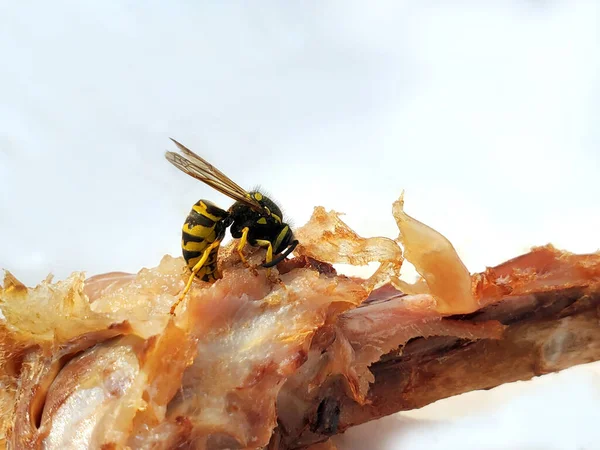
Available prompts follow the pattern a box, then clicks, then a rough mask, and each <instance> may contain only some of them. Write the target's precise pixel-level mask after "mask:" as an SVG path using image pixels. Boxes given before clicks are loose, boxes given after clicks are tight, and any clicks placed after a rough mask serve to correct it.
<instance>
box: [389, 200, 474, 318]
mask: <svg viewBox="0 0 600 450" xmlns="http://www.w3.org/2000/svg"><path fill="white" fill-rule="evenodd" d="M393 214H394V218H395V219H396V223H397V224H398V228H399V229H400V235H399V236H398V240H399V241H400V243H401V244H402V246H403V247H404V255H405V257H406V259H407V260H408V261H410V262H411V263H412V264H413V265H414V266H415V269H416V270H417V272H418V273H419V274H420V275H421V276H422V277H423V280H424V282H425V284H426V287H427V291H428V293H429V294H431V295H432V296H433V297H434V298H435V300H436V310H437V312H439V313H441V314H466V313H470V312H473V311H475V310H477V309H478V308H479V303H478V301H477V298H476V296H475V294H474V292H473V289H472V281H471V274H470V273H469V271H468V270H467V268H466V266H465V265H464V264H463V262H462V261H461V260H460V258H459V256H458V254H457V253H456V250H455V249H454V247H453V246H452V244H451V243H450V241H449V240H448V239H446V238H445V237H444V236H442V235H441V234H440V233H438V232H437V231H435V230H434V229H433V228H430V227H428V226H427V225H425V224H423V223H421V222H419V221H418V220H416V219H413V218H412V217H410V216H409V215H408V214H406V213H405V212H404V196H401V197H400V198H399V199H398V200H397V201H396V202H394V206H393ZM395 284H397V287H398V288H399V289H401V290H402V291H403V292H405V293H411V294H413V293H414V294H421V293H425V292H424V291H425V285H424V284H423V281H420V282H417V283H416V284H414V285H411V284H408V283H405V282H399V283H395Z"/></svg>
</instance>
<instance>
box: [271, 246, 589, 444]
mask: <svg viewBox="0 0 600 450" xmlns="http://www.w3.org/2000/svg"><path fill="white" fill-rule="evenodd" d="M599 268H600V257H599V255H589V256H586V255H581V256H576V255H568V256H566V257H565V256H564V255H559V254H558V253H556V252H555V251H554V250H553V249H552V248H550V247H545V248H540V249H537V250H535V251H533V252H531V253H529V254H527V255H524V256H522V257H519V258H515V259H514V260H511V261H508V262H506V263H504V264H502V265H500V266H498V267H496V268H491V269H488V271H487V272H486V273H484V274H481V275H480V276H481V278H480V280H479V282H480V283H481V285H480V288H481V292H482V300H483V303H484V304H487V306H485V307H483V308H481V309H480V310H478V311H476V312H474V313H472V314H468V315H460V316H452V317H448V318H447V319H444V320H458V321H461V322H464V323H470V324H477V323H482V322H486V321H499V322H500V323H502V324H503V325H505V326H506V328H505V330H504V334H503V338H502V339H499V340H497V339H480V340H469V339H460V338H457V337H452V336H434V337H429V338H423V337H419V338H414V339H412V340H410V341H409V342H408V343H407V344H406V345H405V346H404V347H402V348H400V349H398V350H396V351H393V352H391V353H388V354H386V355H384V356H383V357H382V358H381V359H380V360H379V361H378V362H376V363H375V364H373V365H372V366H371V370H372V372H373V374H374V376H375V382H374V383H373V384H372V385H371V388H370V390H369V393H368V396H367V403H366V404H364V405H360V404H359V403H357V402H356V401H355V400H353V399H352V397H351V396H350V395H348V391H347V389H346V387H345V385H344V382H343V380H342V378H338V379H337V380H335V381H334V382H333V383H331V384H329V386H328V387H327V389H324V390H322V392H320V393H319V395H318V396H316V398H315V400H314V404H313V408H312V409H311V411H310V413H309V414H308V415H307V416H306V417H305V426H304V428H303V429H302V430H300V432H299V433H296V434H295V435H294V433H293V431H297V430H288V429H286V427H285V426H280V427H279V429H278V434H279V436H278V437H277V438H278V439H279V440H280V442H281V444H280V446H279V448H280V449H284V448H285V449H295V448H303V447H305V446H307V445H309V444H311V443H315V442H320V441H325V440H326V439H327V438H328V437H329V436H331V435H334V434H337V433H341V432H343V431H344V430H346V429H347V428H349V427H352V426H354V425H358V424H361V423H364V422H368V421H371V420H374V419H378V418H380V417H383V416H386V415H389V414H393V413H396V412H399V411H406V410H411V409H416V408H421V407H423V406H425V405H428V404H430V403H433V402H435V401H437V400H440V399H443V398H447V397H451V396H454V395H458V394H461V393H465V392H469V391H473V390H480V389H490V388H493V387H496V386H499V385H501V384H504V383H510V382H513V381H518V380H528V379H531V378H533V377H535V376H539V375H543V374H547V373H551V372H556V371H560V370H563V369H565V368H568V367H571V366H575V365H578V364H584V363H589V362H592V361H597V360H600V326H599V319H600V283H599V278H598V274H599V273H600V272H599V271H598V269H599ZM526 269H527V270H526ZM532 273H536V276H535V277H531V274H532ZM567 280H568V281H567ZM507 281H508V283H506V282H507ZM540 281H541V282H540ZM561 283H564V284H565V285H566V287H563V288H558V287H557V286H558V285H560V284H561ZM502 291H503V292H502ZM399 295H401V294H399V293H398V292H396V291H395V290H394V289H393V288H390V287H384V288H382V289H380V290H379V291H376V292H374V293H373V294H372V296H371V299H370V301H369V302H366V304H365V305H364V306H363V307H362V308H369V307H370V306H369V303H373V302H375V303H380V302H386V301H397V300H398V296H399ZM359 309H361V308H359ZM284 425H285V424H284ZM284 430H285V431H284ZM289 431H292V433H288V432H289Z"/></svg>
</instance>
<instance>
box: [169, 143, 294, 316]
mask: <svg viewBox="0 0 600 450" xmlns="http://www.w3.org/2000/svg"><path fill="white" fill-rule="evenodd" d="M171 140H172V141H173V142H174V143H175V145H176V146H177V148H178V149H179V150H180V151H181V153H182V154H179V153H174V152H166V154H165V157H166V158H167V160H168V161H169V162H170V163H171V164H173V165H174V166H175V167H177V168H178V169H179V170H181V171H182V172H185V173H187V174H188V175H189V176H191V177H193V178H196V179H197V180H200V181H202V182H204V183H206V184H207V185H209V186H211V187H212V188H213V189H215V190H217V191H219V192H221V193H222V194H225V195H226V196H228V197H229V198H231V199H233V200H235V203H234V204H233V205H232V206H231V207H230V208H229V209H228V210H224V209H221V208H219V207H218V206H217V205H215V204H214V203H212V202H210V201H208V200H199V201H198V202H196V203H195V204H194V206H192V209H191V211H190V213H189V215H188V216H187V218H186V220H185V222H184V224H183V228H182V233H181V249H182V252H183V258H184V259H185V262H186V264H187V266H188V268H189V269H190V270H191V272H192V273H191V275H190V277H189V279H188V282H187V284H186V286H185V288H184V290H183V291H182V293H181V296H180V298H179V301H178V302H177V303H176V304H175V305H173V307H172V308H171V314H173V312H174V310H175V308H176V307H177V305H178V304H179V302H181V300H182V299H183V298H184V297H185V295H186V294H187V292H188V291H189V290H190V288H191V286H192V283H193V281H194V278H196V277H197V278H199V279H200V280H202V281H207V282H214V281H215V280H217V279H218V278H220V274H219V273H218V269H217V255H218V252H219V245H220V244H221V241H222V240H223V238H224V237H225V232H226V230H227V228H229V227H231V229H230V232H231V236H232V237H234V238H236V239H239V243H238V246H237V252H238V254H239V255H240V259H241V260H242V262H243V263H244V264H245V265H248V262H247V261H246V258H245V257H244V255H243V253H242V249H243V248H244V246H245V245H246V244H247V243H248V244H250V245H251V246H255V247H264V248H266V249H267V255H266V261H265V263H264V264H262V267H265V268H270V267H273V266H275V265H277V264H278V263H279V262H281V261H282V260H284V259H285V258H287V256H288V255H289V254H290V253H291V252H292V251H294V249H295V248H296V246H297V245H298V240H296V239H295V238H294V233H293V232H292V230H291V228H290V226H289V225H288V224H287V223H285V222H284V221H283V215H282V213H281V209H279V207H278V206H277V205H276V204H275V203H274V202H273V201H272V200H271V199H269V198H268V197H267V196H266V195H263V194H262V193H261V192H259V191H258V190H254V191H251V192H247V191H245V190H244V189H243V188H241V187H240V186H239V185H237V184H236V183H235V182H233V181H232V180H231V179H230V178H229V177H227V176H226V175H225V174H224V173H223V172H221V171H220V170H219V169H217V168H216V167H214V166H213V165H212V164H210V163H208V162H207V161H205V160H204V159H203V158H201V157H200V156H198V155H197V154H195V153H194V152H192V151H191V150H190V149H188V148H187V147H185V146H184V145H183V144H180V143H179V142H177V141H176V140H175V139H172V138H171Z"/></svg>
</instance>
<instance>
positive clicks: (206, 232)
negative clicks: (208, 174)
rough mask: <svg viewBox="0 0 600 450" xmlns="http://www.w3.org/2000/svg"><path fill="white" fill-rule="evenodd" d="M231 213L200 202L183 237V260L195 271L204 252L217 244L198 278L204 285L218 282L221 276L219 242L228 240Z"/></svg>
mask: <svg viewBox="0 0 600 450" xmlns="http://www.w3.org/2000/svg"><path fill="white" fill-rule="evenodd" d="M228 221H229V213H228V212H227V211H225V210H223V209H221V208H219V207H218V206H216V205H215V204H214V203H212V202H209V201H208V200H199V201H198V202H197V203H196V204H195V205H194V206H193V207H192V210H191V211H190V213H189V215H188V216H187V219H186V220H185V223H184V224H183V229H182V233H181V248H182V250H183V258H184V259H185V261H186V263H187V265H188V267H189V268H190V269H193V268H194V266H195V265H196V263H198V261H200V259H201V258H202V256H203V255H204V252H205V251H206V250H207V249H208V248H210V247H211V246H212V245H213V244H214V243H215V242H217V245H216V246H213V248H212V249H211V250H210V253H209V255H208V258H207V259H206V261H205V262H204V264H203V265H202V267H201V268H200V270H199V271H198V272H197V274H196V276H197V277H198V278H199V279H201V280H203V281H214V280H215V279H217V278H218V274H217V254H218V252H219V246H218V242H220V241H221V240H222V239H223V237H224V236H225V230H226V229H227V227H228V226H229V223H228Z"/></svg>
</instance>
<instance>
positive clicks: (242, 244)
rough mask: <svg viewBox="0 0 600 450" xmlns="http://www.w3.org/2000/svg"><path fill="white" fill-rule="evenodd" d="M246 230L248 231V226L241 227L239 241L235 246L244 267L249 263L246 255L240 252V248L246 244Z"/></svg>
mask: <svg viewBox="0 0 600 450" xmlns="http://www.w3.org/2000/svg"><path fill="white" fill-rule="evenodd" d="M248 231H250V228H248V227H244V228H243V229H242V237H241V238H240V242H239V244H238V246H237V252H238V255H240V259H241V260H242V262H243V263H244V265H245V266H246V267H248V265H249V264H248V261H247V260H246V257H245V256H244V254H243V253H242V249H243V248H244V246H245V245H246V242H248Z"/></svg>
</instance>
